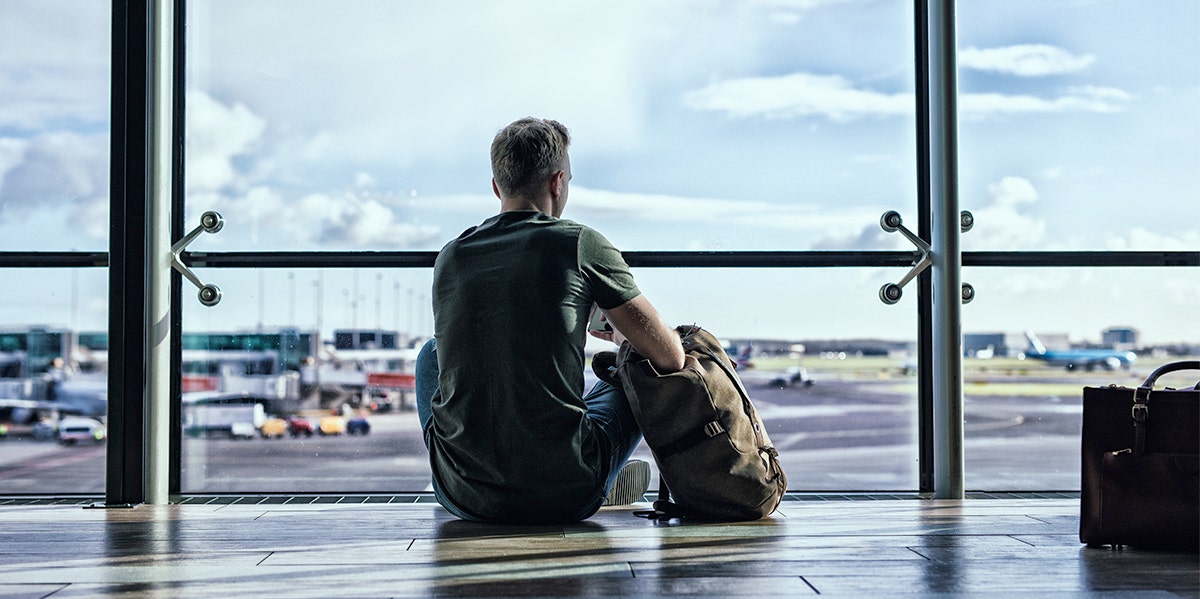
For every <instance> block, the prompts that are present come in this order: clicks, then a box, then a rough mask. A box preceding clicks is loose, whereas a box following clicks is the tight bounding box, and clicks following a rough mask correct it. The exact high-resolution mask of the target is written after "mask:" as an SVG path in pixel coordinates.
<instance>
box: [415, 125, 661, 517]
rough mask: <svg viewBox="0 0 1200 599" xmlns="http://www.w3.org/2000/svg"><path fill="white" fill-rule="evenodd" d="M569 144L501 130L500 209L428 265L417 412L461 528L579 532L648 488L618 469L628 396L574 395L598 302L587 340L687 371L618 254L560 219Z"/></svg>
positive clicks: (537, 132) (441, 495)
mask: <svg viewBox="0 0 1200 599" xmlns="http://www.w3.org/2000/svg"><path fill="white" fill-rule="evenodd" d="M569 142H570V136H569V134H568V132H567V129H566V127H564V126H563V125H562V124H561V123H558V122H557V121H552V120H543V119H535V118H526V119H521V120H519V121H516V122H514V123H512V124H511V125H509V126H507V127H505V128H504V129H503V130H501V131H500V132H499V133H498V134H497V135H496V137H495V139H494V140H493V141H492V148H491V155H492V175H493V179H492V191H493V192H494V193H495V194H496V196H497V197H498V198H499V199H500V214H498V215H496V216H493V217H491V218H489V219H487V220H485V221H483V223H482V224H480V225H478V226H475V227H472V228H470V229H467V230H466V231H465V232H463V233H462V234H461V235H460V236H459V237H458V238H457V239H455V240H453V241H451V242H450V243H448V244H446V246H445V247H444V248H442V251H441V252H440V253H439V254H438V257H437V262H436V265H435V267H434V275H433V311H434V339H431V340H430V341H429V342H428V343H426V345H425V347H423V348H422V350H421V353H420V355H419V357H418V358H417V391H416V395H417V411H418V415H419V418H420V421H421V427H422V430H423V432H424V435H425V443H426V445H427V447H428V448H429V453H430V466H431V467H432V470H433V490H434V494H435V496H436V497H437V500H438V502H439V503H441V504H442V505H443V506H444V507H445V508H446V509H447V510H448V511H449V512H450V513H452V514H454V515H455V516H458V517H459V518H463V519H467V520H478V521H487V522H514V523H562V522H574V521H579V520H583V519H585V518H588V517H589V516H591V515H592V514H594V513H595V512H596V510H598V509H599V508H600V506H601V505H602V504H603V503H607V504H609V505H622V504H626V503H631V502H633V501H636V500H637V499H639V498H640V497H641V496H642V495H643V494H644V493H645V491H646V486H647V484H648V483H649V465H648V464H646V463H645V462H641V461H634V462H630V463H629V465H627V466H626V467H624V468H622V465H623V464H625V463H626V461H627V460H628V459H629V456H630V454H631V453H632V452H633V449H634V447H635V446H636V445H637V444H638V441H639V440H640V439H641V432H640V431H639V430H638V427H637V422H636V421H635V420H634V417H633V413H632V412H631V411H630V409H629V405H628V402H627V401H626V399H625V396H624V394H623V393H622V392H621V390H620V389H617V388H614V387H612V386H610V385H608V384H606V383H603V382H600V383H598V384H597V385H596V386H595V387H594V388H593V389H592V390H591V392H590V393H588V394H587V395H586V396H583V368H584V352H583V349H584V343H585V341H586V339H587V323H588V315H589V311H590V310H591V308H592V305H593V304H596V305H598V306H599V307H600V309H602V310H603V311H604V314H605V316H606V317H607V320H608V322H609V323H610V324H611V325H612V327H613V329H614V330H613V331H611V332H601V331H593V332H592V334H593V335H594V336H596V337H599V338H602V339H607V340H611V341H614V342H616V343H618V344H619V343H620V342H621V341H623V340H625V339H628V340H629V341H630V342H631V343H632V344H633V346H634V347H635V348H636V349H637V350H638V352H639V353H641V354H642V355H643V356H645V357H647V358H649V359H650V361H651V362H652V363H653V364H654V365H655V367H656V368H658V369H660V371H662V372H674V371H677V370H679V369H681V368H682V367H683V363H684V353H683V347H682V345H681V344H680V341H679V335H678V334H677V333H676V332H675V331H674V330H673V329H672V328H671V327H669V326H667V324H666V323H665V322H664V321H663V319H662V318H661V317H660V316H659V315H658V312H657V311H656V310H655V309H654V307H653V306H652V305H651V304H650V302H649V301H648V300H647V299H646V298H645V297H644V296H643V295H642V294H641V292H640V291H639V290H638V288H637V285H635V284H634V280H633V276H632V274H631V273H630V272H629V267H628V265H627V264H626V263H625V261H624V259H623V258H622V257H621V254H620V252H618V251H617V249H616V248H614V247H613V246H612V244H610V243H609V242H608V240H607V239H605V238H604V237H603V236H602V235H600V234H599V233H597V232H596V231H594V230H592V229H590V228H588V227H585V226H583V225H580V224H578V223H575V222H572V221H570V220H565V219H561V218H559V217H560V216H561V215H562V212H563V209H564V208H565V206H566V203H567V192H568V187H569V183H570V180H571V163H570V159H569V158H568V156H567V146H568V144H569ZM618 474H620V478H621V479H622V480H620V481H618V480H617V479H618ZM610 491H611V493H610Z"/></svg>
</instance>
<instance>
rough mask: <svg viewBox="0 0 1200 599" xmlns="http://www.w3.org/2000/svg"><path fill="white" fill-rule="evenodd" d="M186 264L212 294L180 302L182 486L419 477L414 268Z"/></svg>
mask: <svg viewBox="0 0 1200 599" xmlns="http://www.w3.org/2000/svg"><path fill="white" fill-rule="evenodd" d="M198 274H199V276H200V277H201V279H202V280H204V281H205V282H212V283H215V284H217V285H219V286H220V287H221V290H222V292H223V294H224V295H223V299H222V300H221V303H220V304H218V305H217V306H215V307H212V308H208V307H204V306H202V305H200V303H199V302H198V301H196V299H195V296H194V295H192V294H190V293H188V294H185V299H184V305H183V306H182V309H183V314H184V320H183V325H184V328H183V339H182V341H183V354H182V361H183V373H182V377H183V391H184V393H183V410H182V414H183V429H184V437H183V460H182V485H181V489H182V491H183V492H184V493H238V492H274V493H355V492H385V493H386V492H401V491H424V490H426V489H427V487H428V486H429V480H430V477H429V465H428V463H429V459H428V454H427V453H426V452H425V446H424V441H423V440H422V436H421V433H420V430H419V429H420V427H419V426H418V424H417V415H416V412H415V404H414V402H413V397H412V394H413V384H414V382H415V379H414V377H413V372H414V371H413V366H414V360H415V359H416V353H417V349H419V348H420V344H421V343H423V342H424V340H425V339H428V338H429V336H430V335H431V334H432V329H433V317H432V312H431V310H430V308H429V305H430V299H429V290H430V285H431V281H430V272H429V271H428V270H426V269H416V270H399V269H393V270H373V269H341V270H339V269H326V270H322V269H296V270H290V269H287V270H285V269H279V270H268V269H260V270H240V269H236V270H235V269H200V270H199V271H198ZM189 291H190V290H189ZM414 348H416V349H414Z"/></svg>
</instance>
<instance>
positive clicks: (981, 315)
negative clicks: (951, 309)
mask: <svg viewBox="0 0 1200 599" xmlns="http://www.w3.org/2000/svg"><path fill="white" fill-rule="evenodd" d="M191 5H192V6H191V9H190V11H189V15H188V18H189V38H188V43H189V56H188V60H189V63H188V90H189V91H188V97H187V102H188V110H189V112H188V122H187V137H188V139H187V150H188V164H187V172H188V180H187V194H188V195H187V204H188V218H189V223H191V222H192V221H194V220H195V219H196V218H197V217H198V215H199V213H200V212H202V211H203V210H207V209H216V210H219V211H221V212H222V214H224V215H225V217H226V220H227V225H226V227H225V229H224V230H223V231H222V232H221V233H220V234H218V235H215V236H205V237H203V238H201V240H199V241H197V242H196V244H195V245H194V246H193V247H194V248H195V249H202V250H210V251H223V250H254V251H269V250H327V249H338V250H346V249H351V250H404V249H421V250H433V249H437V248H439V247H440V246H441V244H443V243H444V242H445V241H447V240H448V239H450V238H452V237H453V236H454V235H456V234H457V233H458V232H459V231H461V230H462V229H463V228H465V227H467V226H470V225H472V224H475V223H477V222H478V221H480V220H482V219H483V218H486V217H487V216H489V215H490V214H492V213H493V212H494V211H495V210H496V208H497V203H496V201H495V199H494V198H493V197H492V196H491V193H490V186H489V178H490V173H489V165H488V156H487V147H488V143H489V142H490V140H491V137H492V135H494V133H495V132H496V130H497V129H499V128H500V127H502V126H503V125H504V124H506V123H508V122H510V121H512V120H513V119H515V118H519V117H521V116H525V115H527V114H532V115H538V116H547V117H552V118H557V119H559V120H561V121H563V122H564V123H565V124H567V126H568V127H570V128H571V130H572V133H573V135H574V144H573V148H572V159H573V166H574V169H573V170H574V173H575V180H574V182H573V186H572V191H571V200H570V203H569V205H568V208H567V212H566V214H565V216H566V217H568V218H573V219H575V220H578V221H581V222H584V223H586V224H589V225H592V226H594V227H595V228H597V229H599V230H600V231H602V232H603V233H605V234H606V235H607V236H608V237H609V238H610V239H612V240H613V242H614V243H616V244H617V245H618V246H619V247H621V248H622V249H626V250H650V249H702V250H731V249H748V250H757V249H794V250H808V249H903V248H905V245H904V242H903V241H902V239H900V236H899V235H895V234H892V235H888V234H885V233H884V232H883V231H882V230H880V229H879V227H878V224H877V221H878V218H879V215H880V214H881V213H882V212H884V211H885V210H889V209H895V210H899V211H900V212H901V213H902V214H904V215H906V216H910V217H912V218H914V219H915V213H916V199H915V197H916V192H915V178H916V174H915V151H914V127H915V125H914V123H915V120H914V115H913V100H912V95H913V87H914V83H913V81H914V78H913V68H912V63H913V49H912V34H911V30H912V15H911V8H910V7H909V3H907V2H902V1H884V0H874V1H872V0H790V1H789V0H745V1H738V2H732V1H727V2H721V1H715V0H714V1H705V0H689V1H687V2H683V1H666V0H663V1H654V2H635V1H632V0H630V1H624V2H622V1H617V2H606V3H604V4H603V7H602V8H600V7H598V5H590V4H582V3H570V2H553V1H549V0H545V1H522V2H504V3H485V2H341V3H328V4H325V5H322V3H315V2H297V1H283V0H276V1H266V0H257V1H255V2H252V3H247V2H232V1H216V2H199V1H193V2H191ZM5 6H6V9H5V11H4V13H3V16H0V50H2V51H0V250H65V249H97V250H102V249H105V248H106V246H107V238H106V235H107V226H106V219H107V205H106V202H107V176H108V175H107V93H108V92H107V90H108V87H107V48H108V41H107V38H106V36H107V26H105V23H107V20H108V17H107V8H106V7H105V6H104V3H103V2H90V3H85V2H68V1H59V2H44V1H39V2H32V1H29V2H23V1H11V2H8V3H6V5H5ZM958 28H959V48H960V56H959V61H960V75H959V77H960V109H961V113H960V129H959V138H960V143H961V151H960V160H961V162H960V172H959V181H960V203H961V205H962V208H963V209H967V210H971V211H972V212H973V213H974V214H975V215H976V223H977V224H976V228H975V229H974V230H972V231H971V232H969V233H967V234H965V235H964V236H963V247H964V249H967V250H976V249H994V250H1007V249H1014V250H1020V249H1028V250H1040V249H1137V250H1197V249H1200V232H1198V230H1197V229H1198V228H1197V227H1196V226H1195V223H1196V222H1198V221H1200V218H1198V217H1200V142H1198V141H1197V140H1200V5H1198V4H1197V3H1195V2H1191V1H1190V0H1181V1H1174V2H1172V1H1156V2H1136V1H1132V0H1129V1H1123V2H1117V1H1099V0H1097V1H1082V0H1080V1H1075V0H1067V1H1060V2H1053V3H1046V2H1032V1H1014V2H985V1H979V0H976V1H963V2H960V5H959V11H958ZM697 274H706V275H708V274H711V275H715V277H716V280H718V281H720V284H721V287H723V289H724V290H727V292H726V293H725V294H724V295H725V296H719V297H716V298H713V299H712V300H711V301H709V302H704V301H697V299H696V298H693V297H690V296H689V295H688V294H687V293H685V292H683V289H686V288H687V282H688V280H689V278H690V277H695V276H696V275H697ZM903 274H904V272H903V269H845V270H836V271H835V270H825V269H822V270H802V271H749V272H735V271H717V272H713V271H691V272H665V271H650V270H646V271H642V272H639V273H638V276H639V281H640V282H641V283H642V286H643V289H644V290H645V291H646V293H647V295H648V296H649V297H650V298H651V300H652V301H654V302H655V303H656V304H658V305H659V308H660V310H661V311H663V312H664V313H665V314H666V315H667V317H668V318H669V319H670V320H674V321H680V322H685V321H686V322H691V321H693V320H694V321H698V322H700V323H701V324H706V325H708V326H709V327H710V328H712V329H714V330H716V331H717V332H718V333H724V334H727V335H729V336H741V335H747V336H750V335H752V336H762V337H785V338H794V337H837V336H847V337H857V336H882V337H892V338H911V337H912V336H913V335H914V334H915V321H914V318H913V310H914V305H913V302H912V299H911V298H906V299H905V300H904V301H902V302H901V304H900V305H898V306H891V307H887V306H883V305H882V304H880V302H879V301H878V299H877V298H876V297H875V293H876V290H877V289H878V287H879V286H880V285H882V284H883V283H886V282H889V281H895V280H897V279H899V278H900V277H902V276H903ZM427 275H428V273H424V272H404V273H390V272H389V273H382V277H381V278H380V279H376V277H375V273H374V271H371V272H362V273H358V279H359V285H358V287H359V291H360V293H359V302H358V308H359V309H358V310H356V311H354V312H353V314H352V313H350V312H348V309H347V307H346V306H345V304H346V303H347V302H346V300H347V298H349V297H350V296H351V295H353V292H352V291H350V290H351V289H353V287H354V283H353V280H354V274H353V273H352V272H349V271H342V272H329V273H327V274H326V275H325V286H326V290H327V292H326V295H325V297H324V301H323V304H324V309H325V312H326V313H325V315H324V318H323V322H324V323H325V324H326V326H331V324H332V323H336V322H341V323H344V325H348V324H349V321H350V320H351V319H353V320H356V321H358V322H359V323H360V324H361V323H371V324H374V323H373V320H374V314H375V313H377V312H383V313H389V312H391V313H394V314H402V315H403V314H405V313H407V312H408V309H407V307H404V308H399V307H400V306H401V305H402V304H403V305H405V306H406V305H407V302H408V298H409V297H410V294H409V293H408V289H412V290H414V291H413V293H412V294H411V296H412V297H413V298H414V300H413V301H414V302H418V301H419V299H420V294H421V293H425V292H426V291H427V287H426V286H427V278H428V277H427ZM203 276H205V277H207V278H209V279H212V280H214V281H217V282H218V284H221V285H222V288H223V289H225V290H226V300H225V301H224V302H223V304H222V306H221V307H219V308H217V309H215V310H210V311H207V312H205V311H203V310H204V309H202V308H200V307H199V306H197V305H188V306H185V314H186V317H187V319H188V321H187V322H188V325H189V326H194V327H197V328H230V327H231V323H233V324H232V326H234V327H252V326H254V325H255V324H256V323H257V322H258V321H259V320H263V321H265V324H268V325H272V324H285V322H283V317H282V316H281V314H282V313H284V312H287V313H289V314H291V313H295V314H296V317H297V319H300V320H306V321H315V319H316V314H315V304H316V303H317V302H316V300H315V298H313V299H309V298H310V295H309V294H311V293H312V291H311V290H312V289H313V288H312V287H311V285H312V281H314V280H315V279H316V274H315V273H301V274H297V275H296V277H295V279H291V280H289V279H287V278H286V273H284V272H279V271H272V272H269V273H264V274H262V275H258V274H256V273H249V272H237V271H210V272H207V273H203ZM22 277H27V274H26V273H12V275H11V277H10V278H15V279H20V278H22ZM28 278H29V280H28V284H27V285H26V286H25V287H24V289H27V290H28V291H23V292H21V293H17V292H15V291H13V290H9V291H6V292H4V293H2V294H0V305H3V306H5V310H4V315H3V316H2V317H0V326H3V325H6V324H18V323H27V322H42V323H48V324H64V325H65V324H69V322H79V323H80V324H81V325H82V326H92V327H98V326H103V323H104V318H103V314H104V312H103V310H104V306H103V302H97V301H96V299H97V297H99V296H102V295H103V287H102V285H103V276H102V275H100V276H96V273H81V274H79V275H78V279H76V280H77V281H79V288H81V289H83V291H82V292H81V293H80V294H78V295H82V296H83V297H84V299H76V300H71V298H70V297H66V298H64V295H68V296H69V295H70V294H65V293H64V292H63V286H64V281H69V280H70V275H69V273H66V272H59V273H50V274H49V275H48V276H47V275H45V274H43V275H39V276H35V277H28ZM97 279H99V283H97V282H96V280H97ZM964 279H965V280H967V281H969V282H971V283H972V284H974V285H975V287H976V289H977V292H978V299H977V300H976V301H975V302H974V303H973V304H971V305H970V306H968V307H967V308H966V309H965V310H964V319H965V320H964V330H966V331H968V332H972V331H1020V330H1023V329H1025V328H1031V327H1032V328H1037V329H1038V330H1044V331H1050V332H1068V333H1070V334H1071V336H1072V337H1073V338H1076V339H1097V338H1098V337H1099V331H1100V329H1102V328H1104V327H1108V326H1114V325H1132V326H1136V327H1139V328H1141V329H1142V330H1143V332H1144V333H1145V335H1146V337H1147V338H1148V339H1149V340H1152V341H1174V340H1186V339H1197V338H1200V318H1195V316H1194V311H1195V308H1194V303H1195V301H1194V298H1195V297H1197V296H1200V275H1198V274H1197V273H1195V272H1194V269H1146V270H1140V271H1133V270H1129V269H1108V270H1096V269H1015V270H1007V271H997V270H994V269H993V270H980V269H975V271H972V270H971V269H968V270H967V272H965V273H964ZM260 281H261V285H260ZM96 285H100V287H98V288H97V287H96ZM304 285H307V286H308V287H302V286H304ZM376 285H378V286H379V288H380V289H382V290H384V291H381V292H380V293H379V295H380V296H381V297H380V300H379V302H380V304H381V305H383V306H390V307H391V308H382V309H380V310H376V309H375V308H374V306H375V297H376V293H375V289H376V287H375V286H376ZM68 286H69V285H68ZM298 286H300V288H302V289H304V288H307V289H309V290H310V291H306V292H305V294H303V295H301V294H297V295H300V296H301V297H302V300H301V299H297V300H293V301H290V303H288V304H287V306H288V307H287V308H284V305H285V304H284V303H283V302H284V301H287V300H286V294H285V293H283V291H284V290H285V289H291V288H294V287H298ZM260 288H262V289H264V290H266V291H265V292H263V293H260V291H259V289H260ZM1146 289H1155V290H1157V291H1156V292H1154V293H1145V292H1144V290H1146ZM387 290H391V292H392V293H391V294H390V295H389V293H388V292H387ZM396 291H399V293H398V294H396V293H395V292H396ZM391 295H398V297H391ZM30 297H33V298H43V297H49V298H50V299H49V300H41V299H37V300H30V299H29V298H30ZM281 297H282V298H284V299H281ZM339 297H340V298H341V300H342V301H338V299H339ZM389 297H391V299H389ZM71 306H75V308H74V309H72V308H71ZM364 306H369V309H366V308H364ZM10 307H11V308H10ZM64 313H69V314H71V316H70V317H68V316H66V315H64ZM260 314H262V316H260ZM367 314H369V316H368V315H367ZM395 320H399V321H400V322H401V324H402V326H403V324H404V322H405V320H407V319H406V318H398V317H395V316H392V317H389V318H382V321H383V322H382V324H383V325H385V326H388V325H389V324H390V323H391V322H392V321H395Z"/></svg>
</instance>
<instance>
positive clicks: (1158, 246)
mask: <svg viewBox="0 0 1200 599" xmlns="http://www.w3.org/2000/svg"><path fill="white" fill-rule="evenodd" d="M1196 248H1200V231H1196V230H1194V229H1181V230H1180V231H1178V232H1174V233H1158V232H1155V231H1149V230H1147V229H1145V228H1143V227H1134V228H1133V229H1130V230H1129V232H1128V233H1127V234H1125V235H1124V236H1117V237H1113V238H1110V239H1109V240H1108V249H1110V250H1114V251H1125V250H1134V251H1160V252H1170V251H1193V252H1194V251H1196Z"/></svg>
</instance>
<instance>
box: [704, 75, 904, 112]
mask: <svg viewBox="0 0 1200 599" xmlns="http://www.w3.org/2000/svg"><path fill="white" fill-rule="evenodd" d="M683 101H684V104H685V105H686V106H687V107H689V108H692V109H694V110H710V111H720V112H725V113H726V114H728V115H730V116H732V117H734V118H745V117H751V116H762V117H766V118H779V119H790V118H796V117H805V116H823V117H825V118H828V119H830V120H833V121H850V120H854V119H857V118H860V117H863V116H878V115H887V116H894V115H905V114H911V113H912V112H913V111H914V105H913V95H912V94H910V93H893V94H887V93H881V92H876V91H872V90H864V89H855V88H854V87H853V85H852V84H851V83H850V81H848V80H847V79H846V78H844V77H841V76H839V75H815V74H812V73H792V74H790V75H783V76H780V77H747V78H742V79H727V80H725V81H719V82H715V83H711V84H709V85H707V86H705V87H703V88H701V89H698V90H694V91H691V92H687V93H686V94H684V96H683Z"/></svg>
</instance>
